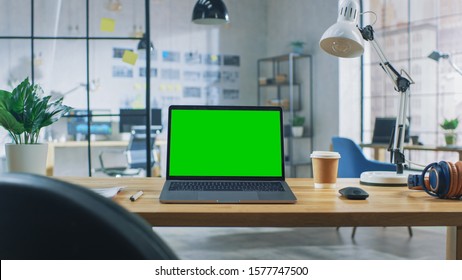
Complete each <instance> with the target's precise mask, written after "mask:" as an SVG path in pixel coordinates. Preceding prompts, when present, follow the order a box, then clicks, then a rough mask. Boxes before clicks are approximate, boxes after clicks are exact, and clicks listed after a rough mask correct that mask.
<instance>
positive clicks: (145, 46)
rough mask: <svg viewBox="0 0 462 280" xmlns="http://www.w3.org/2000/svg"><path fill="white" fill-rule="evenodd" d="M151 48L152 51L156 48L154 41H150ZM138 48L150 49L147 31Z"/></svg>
mask: <svg viewBox="0 0 462 280" xmlns="http://www.w3.org/2000/svg"><path fill="white" fill-rule="evenodd" d="M149 46H150V47H149V49H150V50H151V51H153V50H154V44H153V43H152V42H150V43H149ZM137 49H138V50H147V49H148V38H146V33H143V38H141V40H140V42H139V43H138V47H137Z"/></svg>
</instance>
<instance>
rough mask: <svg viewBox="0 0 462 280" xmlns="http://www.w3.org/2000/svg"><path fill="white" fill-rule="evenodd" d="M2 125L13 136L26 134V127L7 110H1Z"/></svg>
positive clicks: (0, 123) (0, 120)
mask: <svg viewBox="0 0 462 280" xmlns="http://www.w3.org/2000/svg"><path fill="white" fill-rule="evenodd" d="M0 125H1V126H3V127H4V128H5V129H6V130H8V131H9V132H10V133H12V134H21V133H23V132H24V125H22V124H21V123H20V122H18V121H17V120H16V119H15V118H14V117H13V115H12V114H11V113H10V112H8V111H5V110H0Z"/></svg>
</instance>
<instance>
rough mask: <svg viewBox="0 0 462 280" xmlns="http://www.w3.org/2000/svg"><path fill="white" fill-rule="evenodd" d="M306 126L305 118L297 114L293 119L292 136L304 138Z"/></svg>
mask: <svg viewBox="0 0 462 280" xmlns="http://www.w3.org/2000/svg"><path fill="white" fill-rule="evenodd" d="M304 124H305V117H303V116H299V115H296V114H295V115H294V117H293V118H292V136H293V137H302V135H303V125H304Z"/></svg>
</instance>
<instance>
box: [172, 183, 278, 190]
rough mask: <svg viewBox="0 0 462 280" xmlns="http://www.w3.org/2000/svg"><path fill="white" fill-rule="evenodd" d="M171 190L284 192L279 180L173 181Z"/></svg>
mask: <svg viewBox="0 0 462 280" xmlns="http://www.w3.org/2000/svg"><path fill="white" fill-rule="evenodd" d="M169 190H170V191H242V192H246V191H251V192H253V191H259V192H283V191H285V190H284V187H283V186H282V184H281V183H279V182H201V181H194V182H172V183H171V184H170V188H169Z"/></svg>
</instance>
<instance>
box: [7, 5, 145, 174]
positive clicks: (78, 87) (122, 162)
mask: <svg viewBox="0 0 462 280" xmlns="http://www.w3.org/2000/svg"><path fill="white" fill-rule="evenodd" d="M0 4H1V7H2V9H1V11H0V52H1V53H3V54H4V55H3V57H4V62H5V63H4V65H3V66H4V67H2V68H0V85H1V87H0V88H2V89H7V90H12V89H13V88H14V87H15V86H16V85H18V84H19V83H20V82H21V81H22V80H24V79H25V78H26V77H29V79H30V80H31V81H32V82H34V83H36V84H39V85H40V86H41V87H42V88H43V89H44V91H45V93H49V94H51V95H52V96H53V97H55V98H60V97H62V98H64V102H63V103H64V104H65V105H68V106H71V107H72V108H73V110H72V112H71V113H70V114H69V115H68V116H65V117H63V118H62V119H61V120H59V121H58V122H57V123H55V124H53V125H51V126H49V127H47V128H45V129H43V132H42V135H41V137H42V140H41V141H42V142H48V143H49V149H50V150H51V151H50V157H49V160H48V170H47V173H48V175H57V176H60V175H64V176H66V175H69V176H100V175H101V176H107V174H105V172H104V171H105V170H104V169H103V168H102V167H103V166H102V165H101V163H102V162H101V160H100V157H101V154H104V153H107V152H113V154H114V156H113V157H111V158H110V160H108V162H110V164H108V165H111V166H112V167H114V165H119V167H124V166H127V164H128V163H127V158H126V153H125V151H126V150H127V148H128V146H129V143H130V138H131V133H130V131H124V132H120V131H119V125H118V123H119V119H120V117H119V112H120V109H121V108H126V109H129V108H132V109H133V108H136V109H142V110H141V112H142V114H141V118H144V122H143V123H141V124H140V125H144V126H147V125H148V124H146V120H150V119H149V116H147V114H146V112H149V110H148V109H149V108H150V107H151V102H146V100H150V90H149V89H150V74H151V73H150V72H149V73H147V71H146V69H149V66H150V65H149V64H150V63H147V61H148V59H149V58H150V56H151V53H146V51H145V50H138V45H139V42H140V40H141V39H142V37H143V35H144V34H147V36H148V37H149V28H146V26H147V27H149V17H146V11H149V1H148V0H146V1H145V0H133V1H124V2H123V3H122V2H121V1H119V0H110V1H108V0H87V1H82V0H19V1H18V0H15V1H12V0H0ZM147 21H148V22H147ZM146 22H147V24H146ZM144 132H145V133H146V135H149V134H148V132H146V129H144ZM0 136H1V137H0V141H2V143H7V142H10V139H9V137H8V135H7V133H6V131H5V130H4V129H3V128H1V131H0ZM144 139H147V140H146V141H145V147H148V144H150V142H151V141H152V140H150V137H144ZM2 152H3V151H2ZM144 154H145V155H146V153H144ZM150 155H151V154H150V153H147V155H146V156H145V157H146V159H145V162H146V164H145V167H144V168H143V172H144V174H145V175H146V176H151V175H152V170H151V168H146V167H147V166H151V165H152V164H151V163H153V161H154V158H153V157H152V156H150ZM89 159H91V160H89Z"/></svg>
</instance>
